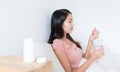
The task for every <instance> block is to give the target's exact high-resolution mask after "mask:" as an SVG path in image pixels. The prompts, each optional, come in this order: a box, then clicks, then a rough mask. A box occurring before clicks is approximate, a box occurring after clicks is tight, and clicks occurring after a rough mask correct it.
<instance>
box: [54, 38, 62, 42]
mask: <svg viewBox="0 0 120 72" xmlns="http://www.w3.org/2000/svg"><path fill="white" fill-rule="evenodd" d="M56 42H57V43H62V40H61V39H54V40H53V43H56Z"/></svg>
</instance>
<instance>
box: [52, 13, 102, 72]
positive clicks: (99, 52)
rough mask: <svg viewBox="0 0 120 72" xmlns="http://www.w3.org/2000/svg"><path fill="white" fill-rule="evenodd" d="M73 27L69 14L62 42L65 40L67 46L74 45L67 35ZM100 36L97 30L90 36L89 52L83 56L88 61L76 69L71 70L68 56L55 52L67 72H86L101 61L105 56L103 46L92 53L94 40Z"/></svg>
mask: <svg viewBox="0 0 120 72" xmlns="http://www.w3.org/2000/svg"><path fill="white" fill-rule="evenodd" d="M73 26H74V24H73V18H72V14H69V15H68V16H67V19H66V20H65V21H64V23H63V26H62V27H63V30H64V37H63V38H62V39H61V40H63V41H64V42H65V43H66V44H68V45H70V46H71V45H72V44H73V42H72V41H70V40H69V39H67V38H66V34H67V33H71V32H72V30H73ZM98 36H99V31H98V30H97V29H96V28H95V29H94V30H93V31H92V33H91V34H90V36H89V39H88V45H87V50H86V52H85V54H83V57H84V58H86V59H87V61H86V62H85V63H84V64H83V65H81V66H80V67H78V68H74V69H73V68H71V65H70V63H69V61H68V59H67V56H66V55H65V53H64V52H63V51H59V50H57V49H55V50H54V52H55V54H56V56H57V57H58V59H59V61H60V63H61V64H62V66H63V68H64V70H65V72H85V71H86V69H87V68H88V67H89V66H90V65H91V64H92V63H93V62H94V61H96V60H97V59H99V58H100V57H101V56H102V55H103V54H104V51H103V46H101V48H99V49H98V50H96V51H93V52H92V53H91V50H92V42H93V40H94V39H96V38H98Z"/></svg>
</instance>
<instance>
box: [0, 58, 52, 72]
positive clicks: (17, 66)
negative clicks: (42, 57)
mask: <svg viewBox="0 0 120 72" xmlns="http://www.w3.org/2000/svg"><path fill="white" fill-rule="evenodd" d="M0 72H52V61H51V60H47V62H46V63H36V62H30V63H26V62H23V58H22V57H20V56H3V57H0Z"/></svg>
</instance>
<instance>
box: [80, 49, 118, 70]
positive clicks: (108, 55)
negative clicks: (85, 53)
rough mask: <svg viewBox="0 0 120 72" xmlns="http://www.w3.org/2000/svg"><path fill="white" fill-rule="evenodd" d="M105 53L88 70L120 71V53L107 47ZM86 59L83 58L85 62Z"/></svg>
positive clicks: (82, 61)
mask: <svg viewBox="0 0 120 72" xmlns="http://www.w3.org/2000/svg"><path fill="white" fill-rule="evenodd" d="M104 51H105V55H104V56H103V57H102V58H101V59H99V60H97V61H96V62H94V63H93V64H92V65H91V66H90V67H89V68H88V69H87V70H86V72H120V58H119V57H120V55H116V54H114V53H112V51H110V50H108V49H105V50H104ZM85 61H86V59H82V60H81V63H80V65H81V64H83V63H84V62H85Z"/></svg>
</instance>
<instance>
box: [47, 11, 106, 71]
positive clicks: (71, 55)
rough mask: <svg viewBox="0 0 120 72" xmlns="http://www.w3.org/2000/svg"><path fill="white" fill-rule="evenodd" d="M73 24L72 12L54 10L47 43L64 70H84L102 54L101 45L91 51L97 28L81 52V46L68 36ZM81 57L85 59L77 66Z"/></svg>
mask: <svg viewBox="0 0 120 72" xmlns="http://www.w3.org/2000/svg"><path fill="white" fill-rule="evenodd" d="M73 26H74V24H73V18H72V13H71V12H70V11H69V10H67V9H59V10H56V11H55V12H54V13H53V14H52V18H51V34H50V38H49V40H48V43H50V44H52V48H53V50H54V52H55V54H56V56H57V57H58V59H59V61H60V63H61V64H62V66H63V68H64V70H65V72H85V71H86V70H87V69H88V67H89V66H90V65H91V64H92V63H93V62H94V61H96V60H97V59H99V58H100V57H101V56H102V55H103V54H104V51H103V46H101V47H100V48H99V49H98V50H94V51H92V42H93V40H94V39H96V38H98V36H99V32H98V30H96V29H94V30H93V31H92V33H91V35H90V37H89V40H88V46H87V50H86V52H85V54H83V52H82V50H81V46H80V45H79V44H78V43H77V42H76V41H74V39H73V38H72V37H71V36H70V33H71V32H72V30H73ZM91 51H92V53H91ZM83 57H84V58H86V59H87V61H86V62H85V63H84V64H82V65H80V66H79V64H80V62H81V59H82V58H83Z"/></svg>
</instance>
